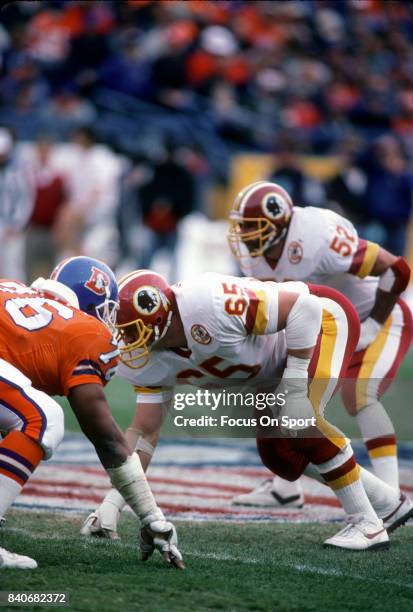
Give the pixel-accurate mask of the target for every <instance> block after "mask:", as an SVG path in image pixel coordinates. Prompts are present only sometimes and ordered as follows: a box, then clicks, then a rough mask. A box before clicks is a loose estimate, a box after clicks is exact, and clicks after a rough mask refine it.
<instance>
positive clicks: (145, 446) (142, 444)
mask: <svg viewBox="0 0 413 612" xmlns="http://www.w3.org/2000/svg"><path fill="white" fill-rule="evenodd" d="M135 450H136V451H142V453H146V454H147V455H149V456H150V457H152V455H153V454H154V452H155V447H154V446H152V444H151V443H150V442H148V441H147V440H145V438H143V437H140V438H139V440H138V441H137V442H136V446H135Z"/></svg>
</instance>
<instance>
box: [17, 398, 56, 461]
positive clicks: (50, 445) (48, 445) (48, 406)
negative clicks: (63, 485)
mask: <svg viewBox="0 0 413 612" xmlns="http://www.w3.org/2000/svg"><path fill="white" fill-rule="evenodd" d="M25 392H26V394H27V395H28V396H29V397H31V398H32V399H34V400H35V402H36V403H37V404H38V405H40V406H41V409H42V411H43V414H44V415H45V417H46V425H45V429H44V432H43V435H42V438H41V440H40V441H39V444H40V446H41V447H42V449H43V452H44V459H50V457H52V455H53V453H54V452H55V450H56V449H57V447H58V446H59V444H60V443H61V441H62V440H63V436H64V431H65V425H64V413H63V410H62V408H61V406H60V405H59V404H58V403H57V402H56V401H55V400H54V399H52V398H51V397H50V396H49V395H47V394H46V393H43V391H38V390H37V389H33V387H29V388H26V389H25Z"/></svg>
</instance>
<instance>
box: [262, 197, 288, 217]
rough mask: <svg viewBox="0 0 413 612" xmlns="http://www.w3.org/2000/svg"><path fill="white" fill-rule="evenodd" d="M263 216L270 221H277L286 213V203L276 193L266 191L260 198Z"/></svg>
mask: <svg viewBox="0 0 413 612" xmlns="http://www.w3.org/2000/svg"><path fill="white" fill-rule="evenodd" d="M262 209H263V211H264V214H265V216H266V217H267V218H268V219H271V221H278V219H281V217H283V216H284V215H285V213H286V203H285V201H284V200H283V198H282V197H281V196H280V195H279V194H278V193H274V192H273V193H268V194H267V195H266V196H265V197H264V198H263V200H262Z"/></svg>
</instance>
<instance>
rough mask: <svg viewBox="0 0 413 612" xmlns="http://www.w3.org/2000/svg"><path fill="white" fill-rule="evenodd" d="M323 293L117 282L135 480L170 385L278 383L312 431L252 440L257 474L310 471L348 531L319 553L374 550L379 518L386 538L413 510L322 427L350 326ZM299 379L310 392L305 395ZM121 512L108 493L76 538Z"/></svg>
mask: <svg viewBox="0 0 413 612" xmlns="http://www.w3.org/2000/svg"><path fill="white" fill-rule="evenodd" d="M322 290H323V291H324V292H325V295H330V296H332V297H324V298H320V297H316V296H315V295H311V294H310V292H309V289H308V287H307V286H306V285H305V284H304V283H292V284H291V283H285V284H277V283H263V282H260V281H258V280H254V279H245V278H236V277H232V276H223V275H219V274H204V275H201V276H200V277H199V278H198V279H197V280H191V281H188V282H182V283H178V284H177V285H174V286H172V287H171V286H169V285H168V283H167V282H166V281H165V279H164V278H163V277H162V276H160V275H158V274H156V273H152V272H150V271H148V270H142V271H137V272H132V273H131V274H129V275H127V276H125V277H124V278H123V279H122V280H121V281H120V283H119V304H120V307H119V311H118V315H117V327H118V330H119V332H120V335H121V338H122V340H123V345H122V343H121V345H120V350H121V353H122V355H121V360H122V362H123V363H122V364H121V365H120V368H119V371H118V373H119V375H120V376H122V377H123V378H125V379H127V380H129V381H130V382H131V383H132V384H133V385H134V386H135V389H136V390H137V393H138V394H137V411H136V414H135V417H134V420H133V422H132V424H131V428H130V429H129V430H128V432H127V438H128V440H129V443H130V444H131V445H133V447H135V448H136V449H137V451H138V453H139V455H140V457H141V460H142V463H143V466H144V468H145V469H146V467H147V466H148V464H149V461H150V459H151V456H152V454H153V452H154V447H155V445H156V442H157V439H158V436H159V430H160V427H161V424H162V421H163V418H164V416H165V404H166V403H167V402H169V401H170V399H171V397H172V394H173V387H174V385H175V384H177V383H184V384H185V383H189V384H193V385H197V386H202V387H204V388H205V387H206V386H207V385H209V386H214V387H217V386H218V387H225V386H228V384H231V387H232V386H233V385H234V384H236V383H239V384H241V385H245V383H246V381H248V385H249V386H251V387H252V388H256V389H262V388H264V387H265V388H268V387H269V386H270V385H271V383H272V385H273V386H272V390H274V386H275V385H276V384H277V382H278V380H279V379H280V378H281V377H282V381H281V384H282V383H284V385H286V386H287V388H289V389H290V391H291V395H290V396H289V399H288V402H287V409H288V411H289V414H290V415H291V411H292V410H293V408H295V410H296V414H297V416H298V415H299V416H306V417H308V416H311V417H315V419H316V423H317V427H316V428H314V430H313V431H314V435H313V436H311V438H310V439H308V438H304V437H301V436H300V437H298V436H297V437H294V436H291V437H289V438H287V439H282V440H278V439H275V438H265V437H261V438H258V448H259V451H260V454H261V456H262V458H263V461H264V463H265V464H266V465H267V466H268V467H269V468H270V469H272V470H274V471H276V472H277V473H279V474H280V475H281V476H284V477H285V478H287V479H289V480H295V479H297V478H298V477H299V476H301V474H302V473H303V472H304V470H305V469H306V468H307V466H308V465H309V463H311V464H313V466H314V468H316V471H317V473H318V474H321V475H322V477H323V479H324V480H325V481H326V482H327V483H328V485H329V486H330V487H331V488H332V490H333V491H334V493H335V494H336V496H337V498H338V499H339V500H340V502H341V504H342V506H343V508H344V510H345V512H346V514H347V517H348V519H349V525H347V527H346V528H345V529H344V530H342V531H340V532H339V533H338V534H337V535H336V536H334V537H332V538H330V539H329V540H327V542H326V544H327V545H331V546H336V547H340V548H348V549H352V550H364V549H374V548H382V547H383V548H384V547H387V546H388V544H389V542H388V535H387V532H386V529H385V527H384V526H383V522H382V520H381V518H384V517H387V524H386V526H387V527H388V528H390V529H394V528H395V526H397V524H399V523H400V522H401V521H403V520H404V516H405V515H406V514H407V513H408V512H409V511H410V510H411V508H412V505H411V503H410V502H409V501H408V500H407V499H403V500H400V499H399V495H398V493H397V492H396V491H395V490H394V489H392V488H391V487H389V486H388V485H386V484H385V483H383V482H382V481H380V480H379V479H378V478H376V477H375V476H373V475H372V474H370V473H369V472H367V471H366V470H364V469H362V468H360V467H359V466H358V465H357V464H356V462H355V458H354V455H353V451H352V448H351V445H350V443H349V441H348V440H347V439H346V438H345V437H344V436H343V434H342V433H341V432H340V431H339V430H337V429H336V428H334V427H333V426H332V425H330V424H329V423H328V422H327V421H326V420H325V418H324V416H323V411H324V406H325V405H326V403H327V401H328V400H329V398H330V397H331V395H332V393H333V390H334V387H335V384H336V382H337V380H338V378H339V376H340V375H341V374H342V373H343V371H344V370H345V369H346V368H347V366H348V364H349V362H350V358H351V356H352V354H353V351H354V349H355V346H356V344H357V342H358V337H359V322H358V317H357V314H356V312H355V310H354V308H353V307H352V305H351V304H350V303H349V301H348V300H347V299H346V298H344V297H343V296H341V295H340V294H339V293H338V292H336V291H334V290H330V289H328V288H322ZM320 330H321V331H320ZM315 347H316V348H315ZM309 373H310V375H311V376H312V377H313V378H314V381H313V382H312V383H311V384H310V387H309V393H308V391H307V380H308V376H309ZM297 381H298V383H299V384H298V385H296V384H295V383H296V382H297ZM281 388H282V386H281ZM297 389H298V390H297ZM366 491H367V494H366ZM369 498H370V500H369ZM123 506H124V501H123V499H122V497H121V495H119V493H118V492H117V491H115V490H112V491H110V492H109V493H108V495H107V496H106V498H105V500H104V502H103V503H102V504H101V506H100V507H99V508H98V510H97V511H96V512H94V513H92V514H91V515H90V516H89V517H88V518H87V519H86V521H85V523H84V526H83V528H82V531H81V533H82V534H83V535H93V534H99V535H102V534H103V535H113V534H114V533H116V528H117V520H118V517H119V512H120V510H121V509H122V508H123ZM373 507H374V508H373ZM376 511H377V513H378V514H379V516H380V517H381V518H378V516H377V514H376Z"/></svg>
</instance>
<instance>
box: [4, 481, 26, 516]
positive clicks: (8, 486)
mask: <svg viewBox="0 0 413 612" xmlns="http://www.w3.org/2000/svg"><path fill="white" fill-rule="evenodd" d="M22 489H23V487H22V486H21V485H19V483H18V482H16V481H15V480H13V479H12V478H8V477H7V476H4V474H0V518H2V517H3V516H4V515H5V514H6V511H7V510H8V509H9V508H10V506H11V505H12V503H13V502H14V500H15V499H16V497H17V496H18V495H19V493H20V491H21V490H22Z"/></svg>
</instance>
